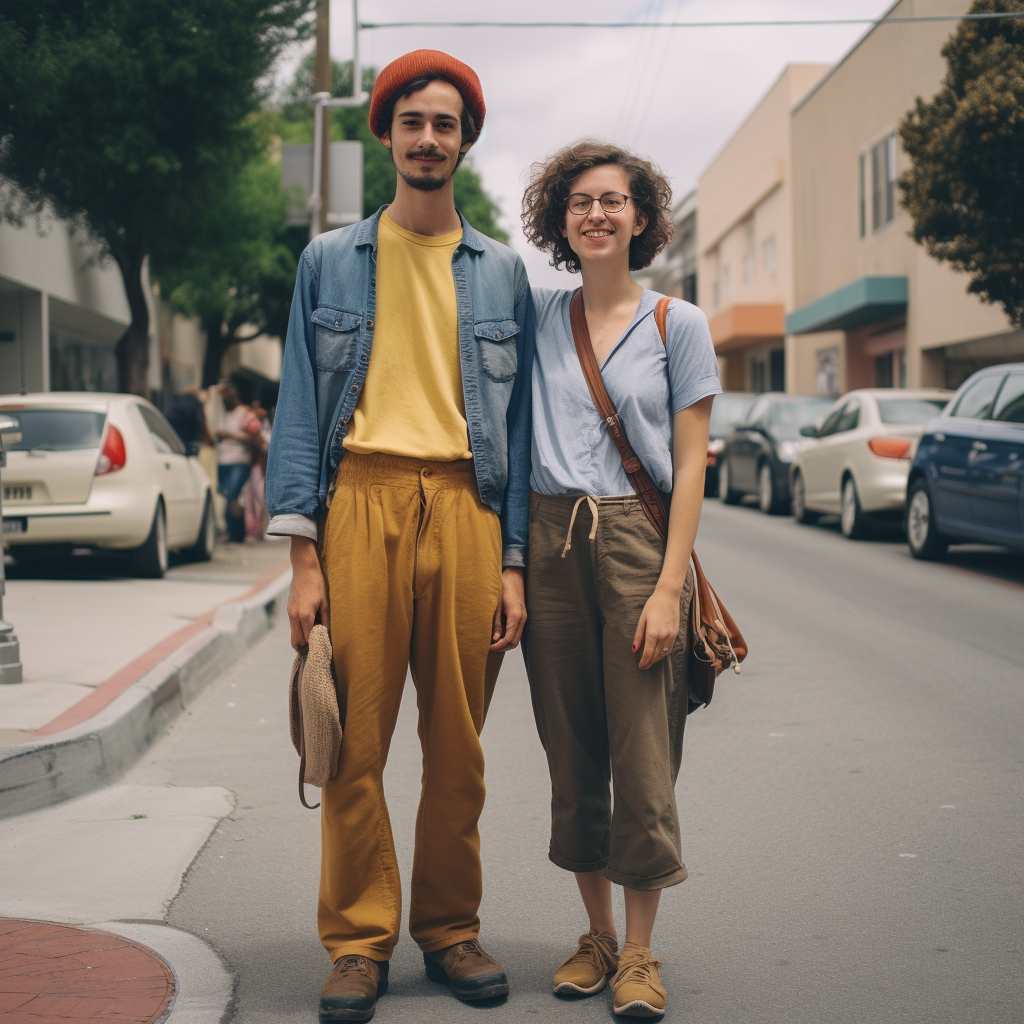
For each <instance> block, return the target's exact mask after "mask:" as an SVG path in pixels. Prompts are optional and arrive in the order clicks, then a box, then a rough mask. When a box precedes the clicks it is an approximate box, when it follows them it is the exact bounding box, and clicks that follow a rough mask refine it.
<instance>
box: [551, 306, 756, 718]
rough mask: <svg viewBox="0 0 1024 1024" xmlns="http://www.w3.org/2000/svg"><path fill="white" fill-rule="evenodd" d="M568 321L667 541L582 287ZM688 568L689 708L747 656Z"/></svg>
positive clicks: (707, 588) (699, 575) (703, 582)
mask: <svg viewBox="0 0 1024 1024" xmlns="http://www.w3.org/2000/svg"><path fill="white" fill-rule="evenodd" d="M670 301H671V300H670V299H668V298H662V299H660V300H659V301H658V305H657V307H656V309H655V311H654V319H655V322H656V323H657V325H658V333H659V334H660V335H661V343H662V344H663V345H664V344H666V322H667V318H668V306H669V302H670ZM569 323H570V326H571V327H572V340H573V343H574V344H575V345H576V355H577V356H578V357H579V360H580V366H581V368H582V369H583V376H584V378H585V379H586V381H587V387H588V388H590V396H591V398H593V400H594V405H596V406H597V411H598V412H599V413H600V414H601V418H602V419H603V420H604V422H605V426H607V427H608V433H609V435H610V436H611V439H612V441H613V442H614V443H615V447H616V449H617V450H618V453H619V457H620V458H621V459H622V468H623V469H624V470H625V471H626V476H627V477H628V478H629V482H630V484H631V486H632V487H633V490H634V491H636V493H637V497H638V498H639V499H640V505H641V507H642V508H643V510H644V513H645V514H646V516H647V518H648V520H650V523H651V525H652V526H653V527H654V529H655V530H657V531H658V536H660V537H661V539H662V540H668V508H667V503H666V501H665V496H664V495H663V494H662V493H661V491H659V490H658V488H657V487H656V486H655V483H654V481H653V480H652V479H651V476H650V474H649V473H648V472H647V470H646V469H644V466H643V463H642V462H641V461H640V459H639V457H638V456H637V454H636V452H634V451H633V449H632V447H631V446H630V443H629V438H627V437H626V430H625V428H624V427H623V425H622V421H621V420H620V419H619V414H618V413H617V412H616V410H615V403H614V402H613V401H612V399H611V396H610V395H609V394H608V389H607V388H606V387H605V386H604V380H603V379H602V378H601V370H600V367H598V365H597V357H596V356H595V355H594V346H593V344H592V343H591V341H590V330H589V328H588V327H587V316H586V312H585V311H584V308H583V289H582V288H578V289H577V290H576V291H575V293H574V294H573V297H572V299H571V300H570V302H569ZM690 568H691V569H692V571H693V599H692V600H691V602H690V616H689V620H688V623H687V627H688V629H689V633H690V636H689V652H690V653H689V664H688V666H687V668H688V673H687V678H688V685H689V697H690V710H691V711H693V710H695V709H696V708H698V707H701V706H704V705H707V704H710V703H711V698H712V696H713V694H714V691H715V680H716V679H717V678H718V675H719V673H721V672H722V671H723V670H724V669H726V668H729V667H731V668H732V669H733V671H734V672H736V673H737V674H738V673H739V671H740V662H741V661H743V659H744V658H745V657H746V656H747V642H746V640H744V639H743V634H742V633H741V632H740V630H739V627H738V626H737V625H736V621H735V619H733V617H732V616H731V615H730V614H729V611H728V609H727V608H726V607H725V604H724V603H723V602H722V599H721V598H720V597H719V596H718V594H717V593H716V592H715V588H714V587H712V586H711V584H710V583H709V582H708V578H707V577H706V576H705V575H704V570H703V569H702V568H701V564H700V560H699V559H698V558H697V553H696V552H692V553H691V555H690Z"/></svg>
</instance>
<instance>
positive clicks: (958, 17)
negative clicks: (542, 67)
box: [359, 11, 1024, 29]
mask: <svg viewBox="0 0 1024 1024" xmlns="http://www.w3.org/2000/svg"><path fill="white" fill-rule="evenodd" d="M998 18H1024V11H995V12H992V11H986V12H983V13H980V14H920V15H912V16H908V17H900V18H801V19H791V20H785V21H658V22H650V21H363V22H360V23H359V28H360V29H379V28H652V27H653V28H776V27H777V28H793V27H799V26H803V25H895V24H905V23H908V22H923V21H994V20H996V19H998Z"/></svg>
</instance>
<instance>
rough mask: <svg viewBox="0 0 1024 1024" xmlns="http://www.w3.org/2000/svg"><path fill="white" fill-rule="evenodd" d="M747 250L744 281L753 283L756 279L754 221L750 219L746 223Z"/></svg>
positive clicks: (744, 259)
mask: <svg viewBox="0 0 1024 1024" xmlns="http://www.w3.org/2000/svg"><path fill="white" fill-rule="evenodd" d="M745 234H746V240H747V251H746V253H745V254H744V256H743V283H744V284H751V283H752V282H753V280H754V251H755V244H754V222H753V221H748V222H747V225H746V230H745Z"/></svg>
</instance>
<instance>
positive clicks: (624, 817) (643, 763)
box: [523, 140, 721, 1016]
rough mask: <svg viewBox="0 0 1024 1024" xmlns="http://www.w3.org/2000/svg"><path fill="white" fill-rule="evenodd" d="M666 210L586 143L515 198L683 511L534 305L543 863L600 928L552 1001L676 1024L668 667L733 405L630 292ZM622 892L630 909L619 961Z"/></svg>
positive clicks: (654, 297)
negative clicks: (670, 1001)
mask: <svg viewBox="0 0 1024 1024" xmlns="http://www.w3.org/2000/svg"><path fill="white" fill-rule="evenodd" d="M671 198H672V194H671V189H670V188H669V184H668V182H667V181H666V180H665V178H664V177H663V176H662V175H661V174H660V173H659V172H658V171H657V170H656V169H655V168H654V167H653V166H652V165H651V164H650V163H649V162H648V161H647V160H644V159H642V158H640V157H637V156H634V155H633V154H631V153H629V152H628V151H626V150H624V149H620V148H618V147H616V146H610V145H604V144H601V143H597V142H592V141H588V140H584V141H582V142H579V143H576V144H574V145H572V146H568V147H566V148H565V149H563V150H561V151H559V152H558V153H556V154H555V156H554V157H552V158H551V159H550V160H549V161H547V162H546V163H544V164H539V165H536V166H535V167H534V169H533V175H532V179H531V181H530V184H529V187H528V188H527V190H526V194H525V197H524V200H523V225H524V229H525V233H526V236H527V238H528V239H529V240H530V241H531V242H532V243H533V244H534V245H536V246H537V247H538V248H540V249H542V250H543V251H545V252H547V253H550V254H551V257H552V259H551V262H552V265H554V266H556V267H562V266H563V265H564V266H565V267H566V269H567V270H569V271H570V272H573V273H580V274H581V276H582V292H581V294H582V300H583V309H582V312H583V314H584V316H585V322H586V327H587V329H588V333H589V338H590V341H589V342H587V343H586V344H588V345H589V344H592V346H593V352H594V355H595V357H596V361H597V366H598V367H600V376H601V378H602V379H603V382H604V386H605V388H606V389H607V391H608V393H609V395H610V396H611V399H612V401H613V402H614V404H615V407H616V409H617V412H618V414H619V417H620V419H621V423H622V425H623V428H624V430H625V433H626V435H627V437H628V438H629V441H630V443H631V445H632V448H633V449H634V451H635V453H636V455H637V456H638V457H639V459H640V461H641V462H642V463H643V465H644V467H645V468H646V470H647V472H648V473H649V474H650V476H651V477H652V478H653V480H654V482H655V484H656V485H657V487H658V489H659V490H660V491H661V492H663V493H664V494H665V495H669V496H671V499H672V501H671V511H670V515H669V527H668V540H667V543H666V542H663V541H662V539H661V536H660V535H659V533H658V531H657V530H656V529H655V528H654V526H653V525H652V524H651V523H650V522H649V521H648V519H647V517H646V515H645V514H644V511H643V507H642V505H641V503H640V501H639V499H638V497H637V495H636V493H635V492H634V491H633V489H632V486H631V484H630V480H629V477H628V476H627V475H626V470H625V469H624V465H623V461H622V457H621V456H620V454H619V451H618V449H617V448H616V446H615V443H614V442H613V439H612V437H611V435H610V433H609V429H608V424H607V423H606V422H604V420H603V418H602V416H601V414H600V413H599V412H598V410H597V407H596V405H595V403H594V400H593V398H592V396H591V392H590V389H589V387H588V384H587V381H586V378H585V376H584V373H583V370H582V368H581V363H580V357H579V356H578V355H577V349H576V345H575V343H574V338H573V327H572V324H571V320H570V303H571V301H572V300H573V296H574V292H573V291H570V290H564V291H561V290H548V289H534V293H533V294H534V297H535V303H536V309H537V341H536V344H537V351H536V358H535V362H534V370H533V445H532V475H531V478H530V486H531V496H530V525H529V552H530V558H529V563H528V570H527V587H526V594H527V609H528V611H529V615H530V620H529V627H528V631H527V636H526V643H525V652H526V664H527V671H528V673H529V677H530V689H531V693H532V698H533V706H534V712H535V715H536V720H537V728H538V730H539V732H540V737H541V741H542V743H543V745H544V749H545V752H546V754H547V759H548V767H549V770H550V773H551V788H552V797H551V846H550V853H549V855H550V858H551V860H552V861H553V862H554V863H555V864H557V865H559V866H560V867H563V868H566V869H567V870H569V871H573V872H574V873H575V875H576V882H577V885H578V887H579V891H580V896H581V897H582V899H583V905H584V908H585V910H586V913H587V916H588V919H589V930H588V931H587V932H586V933H585V934H583V935H582V936H580V940H579V945H578V947H577V949H576V951H575V952H574V953H573V954H572V955H571V956H570V957H569V958H568V959H566V960H565V961H564V962H563V963H562V964H561V966H560V967H559V968H558V969H557V971H556V972H555V977H554V989H555V992H556V993H557V994H559V995H572V996H585V995H590V994H592V993H595V992H599V991H600V990H601V989H602V988H603V987H604V986H605V984H606V982H607V980H608V979H609V978H611V986H612V990H613V993H614V1010H615V1013H617V1014H621V1015H634V1016H648V1015H659V1014H661V1013H664V1010H665V989H664V987H663V985H662V984H661V978H660V973H659V969H658V965H659V964H660V963H661V962H662V961H660V960H657V959H655V958H654V956H653V955H652V953H651V934H652V931H653V927H654V921H655V916H656V914H657V910H658V904H659V899H660V896H661V890H662V889H664V888H666V887H668V886H672V885H676V884H677V883H679V882H682V881H683V879H685V878H686V868H685V866H684V865H683V862H682V860H681V845H680V836H679V816H678V811H677V808H676V801H675V790H674V786H675V781H676V776H677V773H678V771H679V764H680V759H681V754H682V740H683V728H684V726H685V723H686V711H687V681H686V678H685V672H684V671H680V667H681V666H685V658H678V657H677V658H674V659H670V657H669V655H670V654H671V653H672V651H673V648H674V647H675V646H676V645H682V644H685V642H686V636H685V623H686V614H687V610H688V608H689V602H690V598H691V594H692V589H693V579H692V574H691V573H690V572H689V571H688V565H689V561H690V552H691V550H692V548H693V541H694V537H695V536H696V533H697V525H698V522H699V519H700V511H701V501H702V496H703V493H704V469H705V465H706V455H707V440H708V423H709V420H710V416H711V404H712V401H713V397H712V396H714V395H716V394H720V393H721V387H720V386H719V381H718V369H717V363H716V360H715V353H714V347H713V345H712V341H711V335H710V332H709V330H708V324H707V319H706V317H705V316H704V314H703V313H702V312H701V311H700V310H699V309H698V308H697V307H696V306H693V305H691V304H690V303H688V302H684V301H682V300H681V299H679V300H674V301H672V302H671V303H670V304H669V306H668V310H667V324H666V332H665V337H664V340H663V338H662V336H661V332H660V330H659V326H658V324H657V323H656V318H655V311H656V307H657V305H658V302H659V300H660V299H661V298H662V296H660V295H658V294H657V293H655V292H651V291H647V290H645V289H642V288H641V287H640V286H639V285H637V284H635V283H634V282H633V280H632V278H631V277H630V271H631V270H637V269H639V268H641V267H646V266H647V265H648V264H649V263H650V262H651V260H653V259H654V257H655V256H656V255H657V253H658V252H660V251H661V249H663V248H664V246H665V245H666V244H667V243H668V241H669V239H670V238H671V235H672V219H671ZM576 301H577V302H578V301H579V298H577V299H576ZM577 333H579V332H577ZM681 624H683V625H684V632H683V633H681V632H680V626H681ZM609 777H610V778H611V784H609ZM613 790H614V801H613V800H612V791H613ZM613 882H614V883H617V884H618V885H621V886H623V888H624V893H625V905H626V934H625V943H624V945H623V947H622V951H621V953H620V952H619V951H618V939H617V932H616V926H615V920H614V918H613V916H612V892H611V886H612V883H613Z"/></svg>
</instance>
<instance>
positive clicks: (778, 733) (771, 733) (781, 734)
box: [768, 732, 786, 736]
mask: <svg viewBox="0 0 1024 1024" xmlns="http://www.w3.org/2000/svg"><path fill="white" fill-rule="evenodd" d="M768 735H769V736H785V735H786V734H785V733H784V732H770V733H768Z"/></svg>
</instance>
